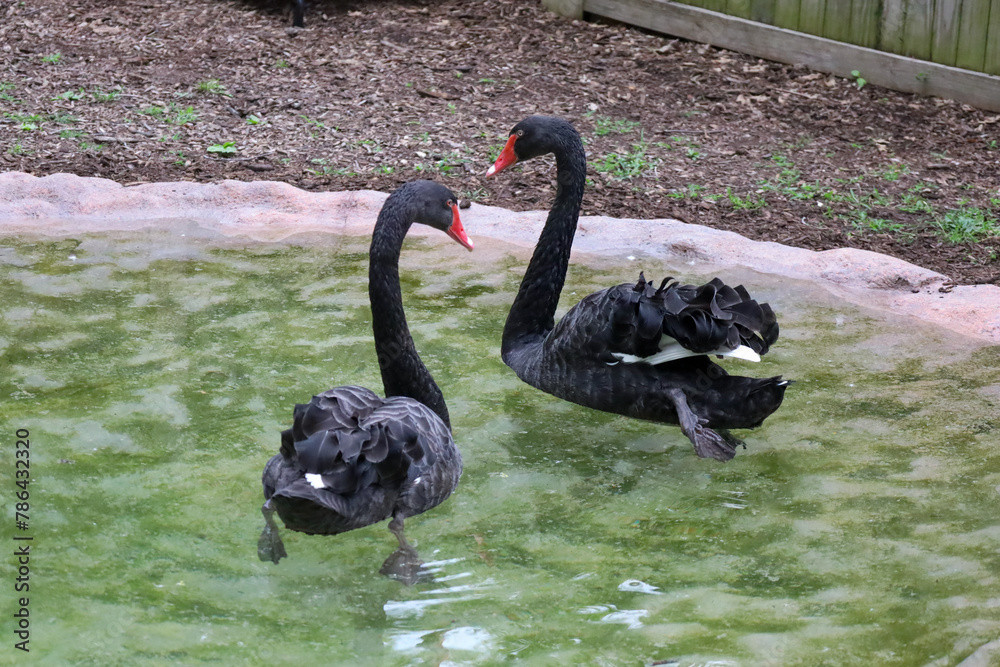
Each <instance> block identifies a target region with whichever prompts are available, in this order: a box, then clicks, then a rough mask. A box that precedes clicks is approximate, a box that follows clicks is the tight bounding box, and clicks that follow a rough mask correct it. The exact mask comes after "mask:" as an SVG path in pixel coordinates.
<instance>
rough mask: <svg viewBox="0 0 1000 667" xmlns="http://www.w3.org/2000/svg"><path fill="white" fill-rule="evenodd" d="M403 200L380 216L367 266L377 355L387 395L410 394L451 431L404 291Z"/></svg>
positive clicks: (406, 222)
mask: <svg viewBox="0 0 1000 667" xmlns="http://www.w3.org/2000/svg"><path fill="white" fill-rule="evenodd" d="M408 208H409V207H408V206H407V202H406V200H405V199H403V198H398V199H397V198H393V197H390V198H389V199H388V200H386V203H385V206H383V207H382V212H381V213H379V216H378V222H376V223H375V231H374V232H373V233H372V245H371V250H370V252H369V265H368V297H369V299H370V300H371V308H372V330H373V332H374V334H375V352H376V354H378V365H379V369H380V370H381V371H382V386H383V387H384V389H385V395H386V397H389V396H408V397H410V398H413V399H416V400H418V401H420V402H421V403H423V404H424V405H426V406H427V407H429V408H430V409H431V410H433V411H434V412H436V413H437V415H438V416H439V417H440V418H441V420H442V421H443V422H444V423H445V424H446V425H447V426H448V428H449V429H450V428H451V421H450V420H449V418H448V407H447V406H446V405H445V402H444V396H443V395H442V394H441V390H440V389H439V388H438V386H437V384H436V383H435V382H434V378H433V377H431V373H430V371H429V370H427V367H426V366H424V363H423V362H422V361H421V360H420V355H418V354H417V349H416V347H414V345H413V338H412V337H411V336H410V329H409V327H408V326H407V325H406V315H405V314H404V313H403V295H402V293H401V291H400V288H399V251H400V249H401V248H402V247H403V238H404V237H405V236H406V232H407V231H408V230H409V228H410V224H411V222H410V221H411V220H412V214H411V211H409V210H408Z"/></svg>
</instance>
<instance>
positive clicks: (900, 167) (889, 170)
mask: <svg viewBox="0 0 1000 667" xmlns="http://www.w3.org/2000/svg"><path fill="white" fill-rule="evenodd" d="M908 173H910V168H909V167H907V166H906V165H905V164H903V163H902V162H893V163H892V164H890V165H889V166H888V167H886V168H885V169H883V170H882V172H881V173H880V174H879V175H880V176H881V177H882V180H884V181H890V182H892V181H898V180H899V178H900V176H903V175H905V174H908Z"/></svg>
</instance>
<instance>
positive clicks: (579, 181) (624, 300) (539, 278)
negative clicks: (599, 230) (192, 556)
mask: <svg viewBox="0 0 1000 667" xmlns="http://www.w3.org/2000/svg"><path fill="white" fill-rule="evenodd" d="M547 153H553V154H554V155H555V158H556V180H557V183H558V185H557V190H556V197H555V201H554V202H553V204H552V209H551V210H550V211H549V215H548V218H547V219H546V221H545V228H544V229H543V230H542V234H541V236H540V237H539V239H538V244H537V245H536V246H535V252H534V254H533V255H532V257H531V263H530V264H529V265H528V269H527V271H526V272H525V274H524V279H523V280H522V281H521V287H520V289H519V290H518V293H517V298H516V299H515V300H514V304H513V306H511V309H510V314H509V315H508V316H507V322H506V324H505V325H504V330H503V344H502V348H501V352H502V355H503V360H504V363H506V364H507V365H508V366H510V367H511V368H512V369H514V372H515V373H517V375H518V377H519V378H521V379H522V380H524V381H525V382H527V383H528V384H530V385H532V386H533V387H536V388H538V389H541V390H542V391H544V392H547V393H550V394H552V395H554V396H558V397H559V398H562V399H565V400H567V401H572V402H573V403H578V404H580V405H584V406H587V407H590V408H595V409H597V410H604V411H606V412H614V413H617V414H621V415H626V416H629V417H636V418H639V419H648V420H651V421H656V422H664V423H668V424H678V425H679V426H680V427H681V431H682V432H683V433H684V435H686V436H687V437H688V438H689V439H690V440H691V442H692V443H693V444H694V449H695V452H697V454H698V456H701V457H711V458H714V459H718V460H720V461H728V460H729V459H731V458H733V456H734V455H735V454H736V446H737V445H741V444H743V443H742V442H741V441H740V440H738V439H737V438H736V437H734V436H733V435H731V434H730V433H729V432H728V430H727V429H730V428H753V427H755V426H759V425H760V424H761V422H763V421H764V419H765V418H766V417H767V416H768V415H770V414H771V413H772V412H774V411H775V410H777V409H778V406H779V405H781V401H782V398H784V395H785V388H786V387H787V385H788V381H787V380H782V379H781V377H780V376H779V377H772V378H766V379H756V378H746V377H736V376H732V375H729V374H728V373H726V371H724V370H723V369H722V367H720V366H719V365H717V364H715V363H714V362H713V361H712V360H711V359H710V358H709V356H708V355H717V356H723V357H725V356H731V357H737V358H740V359H747V360H753V361H759V360H760V356H759V355H761V354H764V353H766V352H767V350H768V348H769V347H770V346H771V345H772V344H773V343H774V342H775V341H776V340H777V338H778V323H777V321H776V319H775V317H774V313H773V312H772V310H771V308H770V306H768V305H767V304H766V303H762V304H758V303H757V302H756V301H754V300H753V299H752V298H751V297H750V295H749V294H747V291H746V290H745V289H744V288H743V286H742V285H741V286H738V287H735V288H733V287H729V286H728V285H725V284H723V283H722V281H720V280H719V279H718V278H715V279H713V280H712V281H711V282H709V283H706V284H705V285H701V286H694V285H681V284H679V283H677V282H674V280H673V278H666V279H665V280H664V281H663V282H662V283H661V284H660V285H659V288H657V287H656V286H654V285H653V284H652V283H648V282H646V280H645V278H644V276H643V275H642V274H641V273H640V274H639V281H638V283H636V284H632V283H625V284H622V285H616V286H615V287H610V288H608V289H606V290H603V291H600V292H596V293H594V294H591V295H590V296H588V297H586V298H585V299H583V300H582V301H580V303H578V304H577V305H575V306H574V307H573V308H572V309H571V310H570V311H569V312H568V313H566V316H565V317H563V318H562V319H561V320H560V321H559V323H558V324H556V323H555V321H554V315H555V312H556V306H557V305H558V303H559V294H560V292H561V291H562V288H563V282H564V281H565V278H566V269H567V266H568V264H569V256H570V248H571V247H572V245H573V235H574V234H575V233H576V225H577V220H578V218H579V216H580V205H581V202H582V200H583V189H584V183H585V181H586V176H587V173H586V172H587V162H586V156H585V154H584V150H583V143H582V141H581V140H580V135H579V134H578V133H577V131H576V130H575V129H574V128H573V126H572V125H570V124H569V123H568V122H567V121H565V120H562V119H559V118H551V117H548V116H530V117H528V118H526V119H524V120H523V121H521V122H520V123H518V124H517V125H515V126H514V129H513V130H511V132H510V136H509V138H508V140H507V144H506V145H505V146H504V148H503V151H502V152H501V153H500V155H499V157H497V160H496V162H495V163H494V165H493V166H492V167H490V169H489V171H488V172H487V174H486V175H487V176H492V175H493V174H496V173H498V172H500V171H502V170H504V169H505V168H507V167H509V166H510V165H512V164H514V163H515V162H519V161H524V160H530V159H531V158H534V157H538V156H540V155H545V154H547Z"/></svg>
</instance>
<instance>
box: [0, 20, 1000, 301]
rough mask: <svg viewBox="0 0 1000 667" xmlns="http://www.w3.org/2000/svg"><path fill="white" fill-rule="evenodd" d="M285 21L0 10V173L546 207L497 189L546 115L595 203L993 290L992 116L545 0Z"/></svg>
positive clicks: (529, 190) (998, 160)
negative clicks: (894, 260) (895, 261)
mask: <svg viewBox="0 0 1000 667" xmlns="http://www.w3.org/2000/svg"><path fill="white" fill-rule="evenodd" d="M289 24H290V17H289V11H288V10H287V7H286V6H285V5H284V4H282V3H280V2H277V3H274V4H268V3H266V2H252V1H250V0H245V1H241V0H174V1H171V0H137V1H134V2H123V3H109V2H107V1H106V0H59V1H56V0H28V1H25V2H21V1H19V0H18V1H12V0H0V169H3V170H21V171H26V172H29V173H33V174H36V175H45V174H50V173H55V172H71V173H76V174H80V175H87V176H102V177H105V178H111V179H114V180H116V181H119V182H122V183H126V184H128V183H138V182H150V181H171V180H198V181H216V180H221V179H226V178H230V179H238V180H257V179H267V180H280V181H286V182H288V183H291V184H293V185H296V186H299V187H301V188H305V189H307V190H343V189H358V188H372V189H378V190H383V191H389V190H391V189H392V188H394V187H395V186H396V185H398V184H399V183H400V182H402V181H405V180H410V179H412V178H414V177H417V176H421V177H431V178H435V179H437V180H440V181H442V182H444V183H446V184H447V185H449V186H450V187H452V189H454V190H456V191H457V192H460V193H462V195H463V196H465V197H468V198H470V199H472V200H473V201H476V202H482V203H488V204H494V205H500V206H505V207H508V208H514V209H533V208H546V207H547V206H548V204H549V202H550V200H551V197H552V195H553V187H552V180H553V173H554V172H553V168H552V164H551V162H546V161H534V162H532V163H529V164H528V165H526V166H524V167H523V168H520V170H519V169H518V168H516V169H514V170H511V173H510V174H504V175H502V176H501V177H499V178H498V179H495V180H494V179H490V180H489V181H487V180H486V179H485V178H484V177H483V174H484V172H485V171H486V169H487V167H488V166H489V164H490V163H491V162H492V160H493V159H494V158H495V157H496V155H497V153H498V151H499V149H500V147H501V145H502V143H503V141H504V139H505V137H506V133H507V131H508V130H509V129H510V127H511V126H512V125H513V124H514V123H515V122H516V121H518V120H520V119H521V118H522V117H524V116H526V115H528V114H532V113H544V114H550V115H561V116H565V117H567V118H569V119H571V120H572V121H573V122H574V123H575V124H576V126H577V127H578V128H579V129H580V131H581V133H582V134H583V135H584V137H585V140H586V141H587V150H588V155H589V160H590V174H589V177H590V181H591V184H590V186H589V188H588V190H587V195H586V198H585V201H584V212H585V213H601V214H607V215H612V216H616V217H639V218H654V217H674V218H679V219H681V220H684V221H687V222H694V223H699V224H703V225H708V226H711V227H717V228H722V229H729V230H733V231H736V232H738V233H740V234H743V235H745V236H747V237H750V238H754V239H761V240H770V241H778V242H781V243H786V244H790V245H795V246H801V247H806V248H813V249H828V248H836V247H842V246H851V247H857V248H865V249H868V250H874V251H877V252H883V253H888V254H891V255H895V256H897V257H901V258H903V259H906V260H908V261H911V262H914V263H916V264H919V265H922V266H926V267H928V268H932V269H936V270H938V271H941V272H942V273H945V274H947V275H949V276H950V277H952V279H953V280H954V281H956V282H957V283H963V284H969V283H988V282H992V283H996V284H1000V259H998V254H1000V238H998V231H997V217H998V216H1000V145H998V144H1000V116H998V115H996V114H991V113H989V112H984V111H981V110H977V109H973V108H970V107H967V106H963V105H960V104H957V103H954V102H951V101H943V100H937V99H927V98H919V97H915V96H911V95H905V94H901V93H895V92H892V91H889V90H885V89H881V88H876V87H874V86H867V85H866V86H864V87H862V88H860V89H859V87H858V85H857V83H856V82H855V81H849V80H844V79H835V78H832V77H829V76H827V75H824V74H820V73H816V72H812V71H809V70H807V69H804V68H795V67H789V66H785V65H780V64H776V63H771V62H766V61H762V60H758V59H756V58H752V57H749V56H744V55H740V54H737V53H733V52H729V51H723V50H719V49H716V48H712V47H708V46H705V45H699V44H695V43H689V42H684V41H679V40H675V39H671V38H669V37H664V36H662V35H656V34H649V33H645V32H643V31H640V30H637V29H634V28H628V27H625V26H620V25H600V24H595V23H587V22H571V21H567V20H565V19H562V18H559V17H557V16H554V15H551V14H547V13H545V12H544V11H542V10H541V8H540V6H539V3H538V2H537V0H367V1H363V0H352V1H340V0H315V1H314V2H312V3H311V5H310V7H309V9H308V12H307V16H306V28H305V29H304V30H293V29H290V28H289ZM227 142H232V144H227ZM213 146H215V152H211V148H212V147H213ZM220 149H221V150H222V151H223V152H218V151H219V150H220ZM226 150H230V151H235V153H231V154H227V153H226V152H225V151H226ZM948 233H950V234H951V235H952V241H949V240H948V238H947V234H948ZM953 241H957V242H953Z"/></svg>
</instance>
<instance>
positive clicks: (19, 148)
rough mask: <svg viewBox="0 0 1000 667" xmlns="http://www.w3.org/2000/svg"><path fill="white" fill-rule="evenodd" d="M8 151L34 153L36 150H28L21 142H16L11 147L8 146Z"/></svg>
mask: <svg viewBox="0 0 1000 667" xmlns="http://www.w3.org/2000/svg"><path fill="white" fill-rule="evenodd" d="M7 152H8V153H10V154H11V155H31V154H32V153H34V151H32V150H28V149H27V148H25V147H24V146H22V145H21V144H14V145H13V146H10V147H9V148H7Z"/></svg>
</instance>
